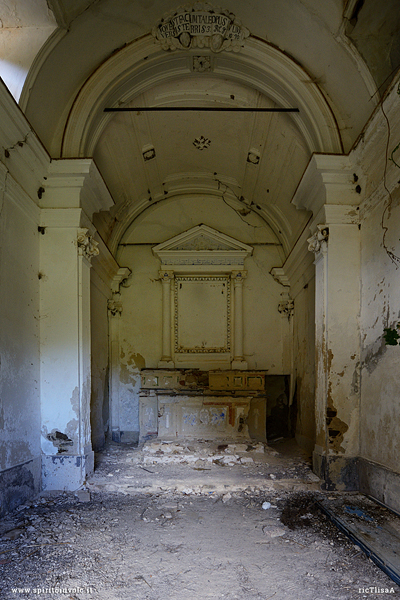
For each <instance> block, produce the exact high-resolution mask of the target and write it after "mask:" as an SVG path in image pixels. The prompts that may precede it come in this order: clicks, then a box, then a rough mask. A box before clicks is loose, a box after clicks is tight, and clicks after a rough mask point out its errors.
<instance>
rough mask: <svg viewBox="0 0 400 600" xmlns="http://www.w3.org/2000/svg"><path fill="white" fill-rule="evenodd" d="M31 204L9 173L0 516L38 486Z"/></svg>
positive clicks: (2, 250) (3, 214) (2, 287)
mask: <svg viewBox="0 0 400 600" xmlns="http://www.w3.org/2000/svg"><path fill="white" fill-rule="evenodd" d="M11 187H12V188H13V189H12V199H11V197H10V195H9V194H8V190H9V189H10V188H11ZM29 204H31V200H30V199H29V198H28V197H27V196H26V195H25V194H24V193H23V192H22V190H20V189H18V188H17V186H16V184H15V182H14V181H12V180H11V177H10V176H9V174H7V175H6V178H5V193H3V191H2V190H1V187H0V306H1V311H0V471H1V476H0V481H1V484H0V516H1V515H2V514H4V512H6V511H7V510H12V509H13V508H15V507H16V506H18V504H20V503H21V502H24V501H25V500H26V499H27V498H30V497H32V496H34V495H35V494H36V493H37V492H38V491H39V489H40V461H41V457H40V454H41V452H40V399H39V280H38V272H39V233H38V229H37V223H35V222H34V219H33V218H31V217H29V216H28V214H27V213H26V212H25V211H24V210H22V207H24V205H29ZM32 204H33V203H32ZM27 208H28V209H29V206H27Z"/></svg>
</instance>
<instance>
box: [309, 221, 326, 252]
mask: <svg viewBox="0 0 400 600" xmlns="http://www.w3.org/2000/svg"><path fill="white" fill-rule="evenodd" d="M328 239H329V227H328V226H327V225H325V224H322V223H319V224H318V225H317V231H316V232H315V233H314V235H312V236H311V237H309V238H308V239H307V242H308V249H309V251H310V252H314V254H318V253H319V252H326V250H327V247H328Z"/></svg>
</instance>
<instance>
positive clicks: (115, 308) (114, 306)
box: [107, 294, 122, 317]
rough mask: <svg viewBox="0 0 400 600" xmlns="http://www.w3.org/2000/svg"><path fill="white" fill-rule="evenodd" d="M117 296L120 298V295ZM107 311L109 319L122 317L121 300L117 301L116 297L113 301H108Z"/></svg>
mask: <svg viewBox="0 0 400 600" xmlns="http://www.w3.org/2000/svg"><path fill="white" fill-rule="evenodd" d="M116 296H119V294H116ZM107 309H108V316H109V317H120V316H121V314H122V302H121V300H120V299H119V298H118V299H117V298H116V297H114V298H112V299H111V300H108V302H107Z"/></svg>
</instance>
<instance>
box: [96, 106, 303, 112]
mask: <svg viewBox="0 0 400 600" xmlns="http://www.w3.org/2000/svg"><path fill="white" fill-rule="evenodd" d="M163 111H165V112H168V111H182V112H184V111H196V112H283V113H285V112H300V111H299V109H298V108H262V107H223V106H221V107H217V106H215V107H214V106H200V107H198V106H197V107H196V106H137V107H120V108H105V109H104V112H163Z"/></svg>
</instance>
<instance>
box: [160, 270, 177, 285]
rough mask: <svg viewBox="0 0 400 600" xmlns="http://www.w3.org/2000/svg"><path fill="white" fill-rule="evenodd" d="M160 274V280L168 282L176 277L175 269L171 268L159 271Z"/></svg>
mask: <svg viewBox="0 0 400 600" xmlns="http://www.w3.org/2000/svg"><path fill="white" fill-rule="evenodd" d="M158 274H159V276H160V280H161V281H162V282H163V283H167V282H169V281H172V280H173V279H174V277H175V273H174V271H171V270H163V271H158Z"/></svg>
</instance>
